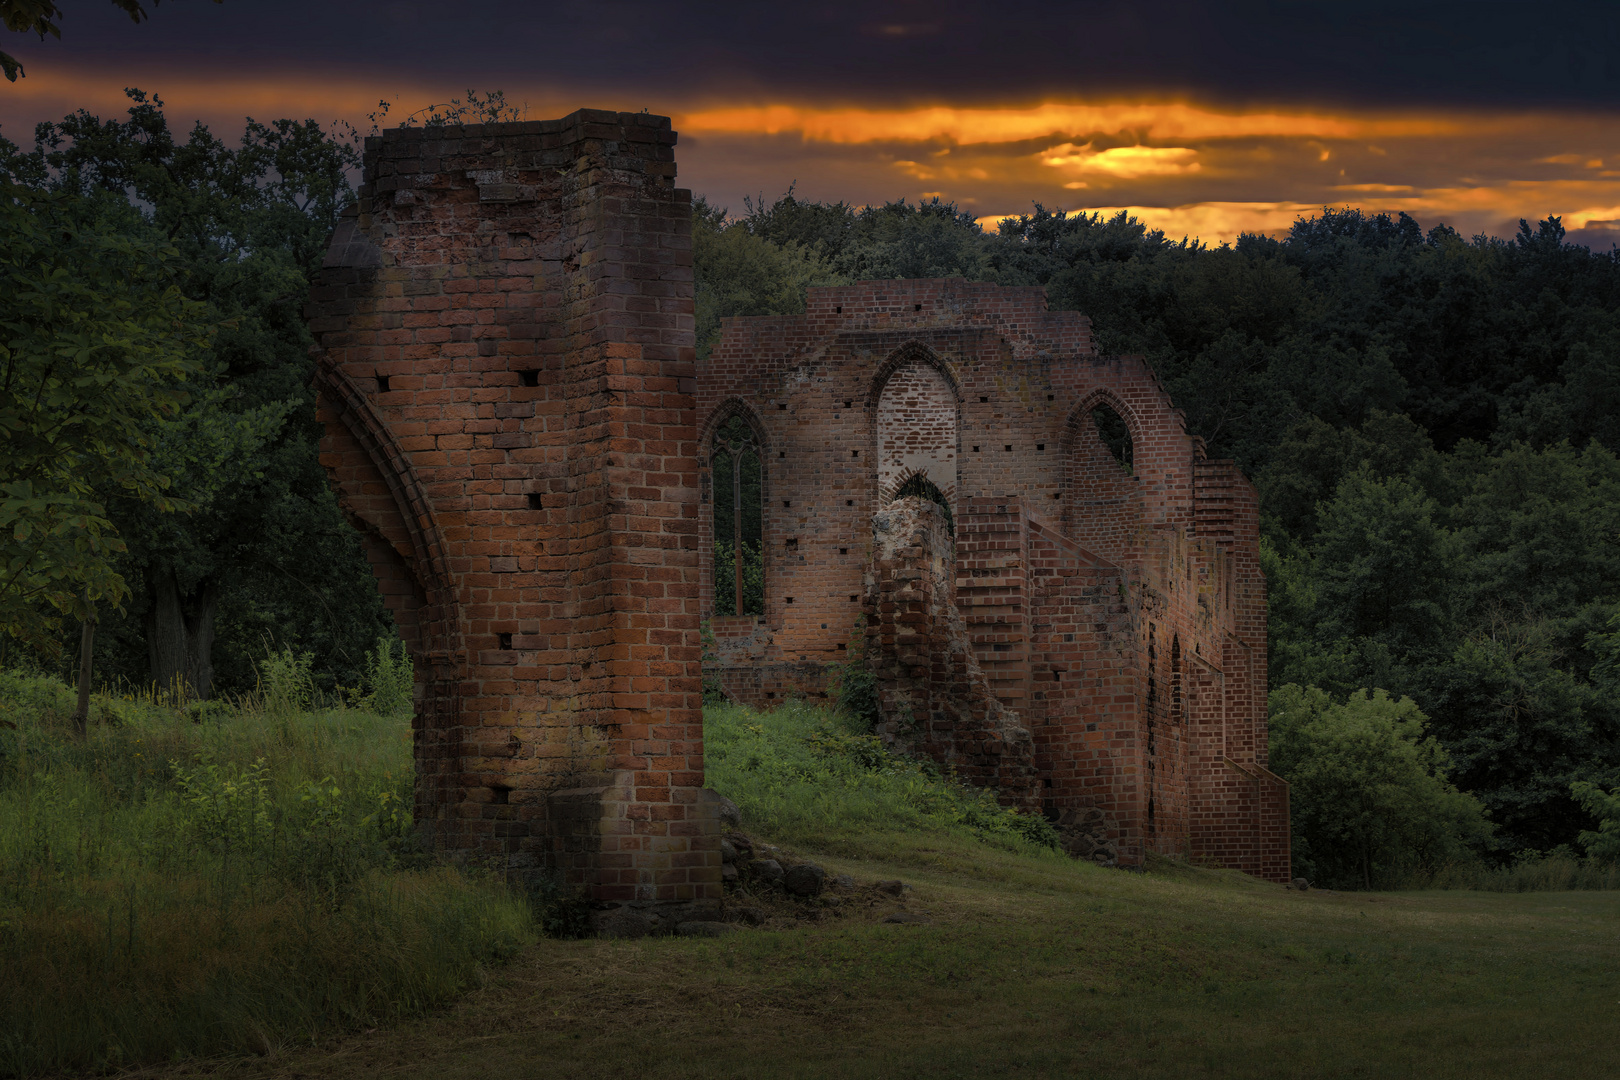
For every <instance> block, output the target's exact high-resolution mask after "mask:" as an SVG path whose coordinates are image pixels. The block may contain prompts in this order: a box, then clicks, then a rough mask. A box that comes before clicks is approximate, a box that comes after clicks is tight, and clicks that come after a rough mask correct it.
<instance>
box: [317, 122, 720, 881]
mask: <svg viewBox="0 0 1620 1080" xmlns="http://www.w3.org/2000/svg"><path fill="white" fill-rule="evenodd" d="M674 142H675V135H674V132H673V131H671V130H670V127H669V121H668V120H667V118H663V117H656V116H649V115H646V114H631V113H612V112H601V111H595V110H582V111H580V112H578V113H575V114H573V115H571V116H569V117H566V118H563V119H561V120H555V121H543V122H536V123H520V124H499V125H482V126H469V127H446V128H435V129H403V130H394V131H389V132H386V133H384V134H383V136H382V137H380V138H375V139H371V140H368V142H367V148H366V176H365V182H364V184H363V186H362V189H361V193H360V202H359V207H358V214H357V216H355V217H353V218H350V219H347V220H345V221H344V222H343V224H342V225H340V227H339V229H338V231H337V233H336V234H335V235H334V237H333V240H332V244H331V248H330V250H329V253H328V257H327V262H326V266H325V267H324V268H323V271H322V273H321V276H320V279H319V280H318V281H317V283H316V285H315V287H314V289H313V290H312V294H311V299H310V305H309V309H308V312H309V318H310V325H311V329H312V331H313V332H314V333H315V335H316V337H317V340H318V343H319V349H320V352H319V355H318V362H319V363H318V366H319V376H318V379H317V387H318V390H319V392H320V402H319V407H320V416H321V419H322V420H323V422H324V423H325V424H326V426H327V430H328V437H327V440H326V441H325V442H324V443H323V447H322V450H323V462H324V463H325V464H326V465H327V467H328V469H329V470H330V472H331V475H332V477H333V479H334V482H335V484H336V485H337V487H338V491H339V498H340V501H341V502H342V503H343V505H344V507H345V510H346V512H347V513H348V514H349V515H350V516H351V518H353V519H355V520H356V521H357V522H359V523H360V524H361V525H362V526H363V527H364V531H365V533H366V534H367V536H368V538H369V540H368V545H372V546H375V545H381V544H386V545H387V546H388V548H389V550H390V552H392V556H391V557H392V558H394V559H395V560H396V561H397V562H399V563H402V564H403V565H404V566H405V568H406V570H407V571H408V576H409V578H410V580H411V581H412V583H413V585H412V589H413V592H414V604H415V607H416V610H417V613H418V614H417V618H416V622H417V624H418V626H419V631H418V633H417V635H416V642H415V650H414V651H415V656H416V661H417V670H418V718H417V732H416V754H417V770H418V785H417V815H418V819H419V820H420V821H421V822H422V823H423V825H424V827H425V828H426V829H427V830H428V831H429V833H430V834H431V835H432V836H433V838H434V840H435V842H436V843H437V844H439V845H440V846H442V847H445V848H447V849H450V850H452V851H457V852H462V853H465V854H468V855H478V856H485V857H492V858H496V859H499V860H503V861H504V862H505V863H506V865H508V866H509V867H512V868H514V869H519V870H521V869H524V868H539V867H542V866H546V865H553V866H558V867H560V868H561V869H564V870H565V871H567V872H568V874H569V875H570V876H571V877H572V878H573V880H576V881H578V882H580V883H581V884H584V885H586V886H588V887H589V888H590V889H591V891H592V893H593V895H595V896H596V897H597V898H598V899H601V900H619V901H648V902H652V901H690V900H702V899H705V898H710V897H717V896H718V889H719V856H718V840H717V838H716V837H715V836H714V835H713V834H714V832H715V823H714V822H713V821H712V820H711V818H712V813H711V812H710V810H709V809H708V808H707V804H706V803H704V802H703V800H702V799H701V797H700V789H701V786H702V741H701V740H702V729H701V713H700V669H699V657H700V643H699V640H698V610H697V595H696V594H697V585H698V581H697V571H698V565H697V564H698V560H697V548H696V542H697V541H696V517H697V489H696V480H697V476H696V470H695V461H696V438H695V434H696V432H695V416H694V413H693V409H692V398H691V393H692V376H693V367H692V365H693V360H694V356H693V341H692V333H693V318H692V276H691V250H690V248H691V206H690V196H689V193H687V192H684V191H679V190H677V189H676V188H675V187H674V184H673V178H674V175H675V167H674V160H673V149H672V148H673V144H674ZM379 477H380V478H381V481H382V483H381V488H386V489H387V497H386V498H385V497H383V496H382V494H381V488H379V484H378V478H379ZM402 537H403V538H405V542H404V543H401V538H402ZM387 561H388V560H387V559H385V558H373V563H374V565H383V564H384V563H387ZM390 595H391V598H390V606H391V607H393V608H394V610H395V611H396V612H398V613H400V614H401V615H402V616H405V615H406V614H407V609H408V608H410V607H411V604H410V603H407V602H405V601H404V600H402V599H401V598H400V597H399V596H398V595H397V593H396V594H390Z"/></svg>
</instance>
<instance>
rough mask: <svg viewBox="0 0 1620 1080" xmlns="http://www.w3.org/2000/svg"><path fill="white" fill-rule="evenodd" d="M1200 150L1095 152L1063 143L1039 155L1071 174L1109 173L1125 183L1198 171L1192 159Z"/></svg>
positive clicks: (1140, 148) (1045, 162) (1156, 148)
mask: <svg viewBox="0 0 1620 1080" xmlns="http://www.w3.org/2000/svg"><path fill="white" fill-rule="evenodd" d="M1197 156H1198V151H1196V150H1192V149H1189V148H1188V147H1185V146H1116V147H1113V148H1112V149H1109V150H1092V149H1091V144H1090V143H1087V144H1086V145H1085V146H1075V145H1074V144H1073V143H1063V144H1062V145H1061V146H1054V147H1052V148H1051V149H1050V150H1044V151H1042V152H1041V154H1040V158H1041V164H1043V165H1050V166H1052V167H1053V168H1057V169H1062V170H1064V171H1065V172H1069V173H1088V172H1097V173H1106V174H1108V175H1110V176H1117V177H1119V178H1121V179H1123V180H1135V179H1137V178H1138V177H1142V176H1175V175H1177V174H1180V173H1188V172H1197V171H1198V170H1199V169H1201V168H1203V166H1202V165H1200V164H1199V163H1198V162H1197V161H1194V160H1193V159H1194V158H1196V157H1197ZM1063 186H1064V187H1076V186H1077V187H1085V186H1086V185H1085V184H1077V185H1075V184H1065V185H1063Z"/></svg>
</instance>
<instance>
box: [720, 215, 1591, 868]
mask: <svg viewBox="0 0 1620 1080" xmlns="http://www.w3.org/2000/svg"><path fill="white" fill-rule="evenodd" d="M694 249H695V251H696V253H697V279H698V293H697V308H698V327H699V348H700V351H701V350H702V349H706V348H709V347H712V344H713V342H714V340H715V339H716V337H717V336H718V332H719V320H720V319H721V318H723V317H725V316H727V315H755V314H766V313H775V312H783V313H785V312H792V311H794V310H796V309H797V305H800V304H802V291H803V287H804V286H805V285H807V284H824V283H836V282H843V281H852V280H858V279H863V278H874V277H933V276H941V275H953V274H957V275H962V276H964V277H967V278H971V279H974V280H980V281H992V282H998V283H1001V284H1007V285H1042V286H1044V287H1045V288H1046V290H1047V295H1048V297H1049V301H1050V303H1051V304H1052V306H1053V307H1056V308H1071V309H1075V310H1079V311H1083V312H1085V313H1086V314H1087V315H1089V316H1090V317H1091V319H1092V322H1093V325H1094V329H1095V332H1096V336H1097V339H1098V341H1099V344H1100V347H1101V348H1102V349H1103V350H1104V351H1105V352H1111V353H1139V354H1142V355H1145V356H1146V357H1148V359H1149V360H1150V361H1151V362H1152V364H1153V366H1154V368H1155V369H1156V370H1157V371H1158V373H1159V376H1160V378H1161V379H1162V380H1163V381H1164V382H1165V384H1166V386H1167V387H1168V389H1169V390H1170V392H1171V394H1172V395H1173V397H1174V398H1175V400H1176V402H1177V404H1178V405H1180V406H1181V407H1183V408H1184V409H1185V410H1186V413H1187V420H1188V426H1189V429H1190V430H1191V432H1192V433H1193V434H1195V435H1198V436H1201V437H1202V438H1203V439H1204V440H1205V441H1206V443H1207V445H1208V448H1209V453H1210V455H1211V456H1212V457H1231V458H1235V459H1236V460H1237V461H1238V462H1239V463H1240V464H1241V465H1242V467H1243V468H1244V470H1245V471H1246V472H1247V473H1248V475H1249V476H1250V477H1252V478H1253V479H1254V481H1255V483H1256V486H1257V487H1258V488H1259V490H1260V500H1261V513H1262V519H1263V520H1262V529H1263V556H1264V559H1265V569H1266V574H1267V577H1268V579H1269V585H1270V600H1271V623H1270V650H1269V651H1270V661H1271V668H1270V671H1271V685H1272V687H1273V689H1280V688H1282V687H1285V686H1288V685H1290V684H1297V685H1299V686H1307V687H1314V688H1319V689H1320V690H1321V691H1323V692H1325V694H1326V695H1330V696H1332V697H1333V698H1335V699H1336V700H1337V701H1338V702H1339V703H1340V704H1339V705H1337V706H1325V705H1324V706H1322V707H1321V708H1319V709H1318V712H1321V713H1323V716H1324V717H1325V718H1326V719H1319V720H1318V721H1317V722H1318V723H1319V724H1320V723H1327V722H1328V720H1329V719H1331V718H1332V717H1334V716H1336V715H1343V716H1344V717H1345V722H1346V723H1352V722H1353V721H1354V722H1359V723H1367V722H1370V721H1368V720H1367V716H1368V715H1371V714H1374V713H1378V712H1379V707H1378V706H1377V705H1376V702H1375V701H1371V700H1369V701H1366V702H1362V703H1361V704H1359V705H1358V704H1357V703H1356V702H1353V701H1349V700H1348V699H1349V698H1350V696H1351V695H1352V694H1353V692H1355V691H1358V690H1361V689H1381V690H1384V691H1387V692H1388V694H1389V695H1392V698H1391V705H1390V708H1389V710H1386V711H1390V712H1392V713H1399V712H1400V709H1399V708H1398V707H1397V705H1396V704H1395V703H1397V702H1399V701H1400V700H1401V699H1410V703H1415V707H1414V708H1412V709H1410V710H1408V715H1411V714H1416V716H1417V717H1418V718H1419V719H1417V720H1414V721H1409V722H1407V723H1405V726H1404V728H1403V730H1404V731H1405V732H1406V741H1407V742H1408V743H1410V744H1412V745H1414V746H1419V747H1422V746H1428V745H1431V744H1433V745H1435V746H1437V747H1438V753H1439V755H1440V756H1439V757H1434V758H1432V759H1431V760H1430V762H1429V764H1428V765H1427V766H1424V768H1425V770H1426V771H1427V772H1428V774H1429V775H1430V776H1434V775H1436V774H1439V775H1441V776H1445V775H1448V774H1449V778H1450V780H1451V782H1452V783H1454V784H1455V786H1456V787H1457V788H1460V789H1461V790H1462V791H1465V792H1471V793H1472V794H1473V795H1475V796H1476V797H1477V798H1478V800H1479V802H1480V803H1482V804H1483V808H1484V810H1485V811H1486V812H1487V814H1488V817H1489V819H1490V821H1492V822H1494V823H1495V825H1496V829H1495V832H1494V835H1492V836H1491V837H1490V838H1489V839H1488V840H1487V839H1484V838H1483V837H1479V836H1475V837H1474V839H1475V840H1476V841H1477V842H1478V843H1479V844H1480V845H1482V846H1485V847H1488V848H1489V849H1491V850H1494V851H1496V852H1499V853H1504V854H1505V853H1511V852H1517V851H1520V850H1523V849H1534V850H1541V851H1545V850H1549V849H1553V848H1556V847H1557V846H1558V845H1560V844H1567V843H1572V842H1573V841H1574V840H1575V838H1576V836H1577V834H1578V833H1579V832H1580V831H1581V830H1582V829H1585V828H1590V827H1591V819H1590V818H1589V817H1588V815H1587V813H1586V811H1585V810H1584V809H1583V807H1582V806H1581V805H1580V804H1578V803H1577V801H1576V800H1575V798H1574V797H1573V796H1572V785H1574V784H1577V783H1591V784H1598V785H1601V786H1603V787H1613V786H1615V785H1616V784H1617V783H1620V694H1617V691H1620V621H1617V612H1620V458H1617V457H1616V451H1620V256H1617V255H1616V254H1613V253H1601V254H1599V253H1593V252H1591V251H1589V250H1588V249H1586V248H1584V247H1579V246H1575V245H1571V244H1567V243H1565V242H1564V239H1563V229H1562V227H1561V225H1560V223H1559V221H1558V219H1557V218H1548V219H1546V220H1544V221H1541V222H1539V223H1538V224H1537V225H1534V226H1532V225H1530V224H1528V223H1522V224H1521V225H1520V228H1519V232H1518V235H1517V236H1515V237H1513V238H1511V239H1508V240H1502V239H1497V238H1493V237H1483V236H1479V237H1471V238H1469V237H1463V236H1459V235H1458V234H1457V233H1456V232H1455V231H1454V230H1452V229H1450V228H1448V227H1447V226H1445V225H1443V224H1441V225H1435V226H1434V227H1432V228H1430V229H1428V230H1427V231H1425V230H1424V229H1423V228H1422V227H1421V226H1420V224H1419V223H1418V222H1416V221H1414V220H1412V219H1411V218H1410V217H1407V216H1405V215H1401V216H1400V217H1398V218H1391V217H1389V216H1387V215H1382V214H1378V215H1369V214H1365V213H1363V212H1361V211H1359V210H1356V209H1331V208H1328V209H1324V210H1323V211H1322V212H1321V213H1320V214H1319V215H1317V216H1314V217H1311V218H1309V219H1302V220H1300V221H1298V222H1297V223H1296V224H1295V225H1294V227H1293V229H1292V230H1291V231H1290V232H1289V234H1288V235H1287V236H1286V237H1284V238H1282V239H1280V240H1277V239H1272V238H1270V237H1265V236H1243V237H1241V238H1240V239H1239V240H1238V241H1237V243H1236V244H1232V245H1225V244H1223V245H1220V246H1211V245H1207V244H1203V243H1199V242H1198V241H1196V240H1188V239H1182V240H1179V241H1178V240H1172V239H1171V238H1169V237H1166V236H1165V235H1164V234H1163V233H1161V232H1157V231H1154V230H1151V229H1149V228H1147V227H1146V226H1144V225H1143V224H1142V223H1140V222H1138V221H1135V220H1132V219H1131V218H1129V217H1126V216H1124V215H1118V216H1115V217H1112V218H1107V219H1105V218H1103V217H1101V216H1100V215H1096V214H1084V213H1080V214H1065V213H1063V212H1061V211H1050V210H1046V209H1044V208H1042V207H1039V206H1036V207H1034V208H1033V210H1032V212H1030V213H1028V214H1024V215H1021V216H1019V217H1015V218H1008V219H1005V220H1003V221H1002V222H1001V224H1000V228H999V229H998V230H997V231H996V232H995V233H987V232H984V231H983V230H981V229H980V228H979V227H978V226H977V225H976V224H975V223H974V221H973V219H972V217H971V216H969V215H967V214H965V213H962V212H961V211H960V210H959V209H958V208H957V207H955V206H953V205H951V204H949V203H943V202H939V201H937V200H936V201H932V202H927V203H923V204H920V205H919V204H908V203H907V202H905V201H903V200H902V201H899V202H895V203H890V204H888V205H884V206H875V207H865V208H859V209H858V208H855V207H852V206H849V205H845V204H842V203H834V204H827V203H815V202H807V201H804V200H801V199H799V198H797V197H795V195H794V194H793V193H792V192H791V191H790V192H789V193H788V194H787V195H786V196H784V197H782V198H780V199H778V200H777V201H775V202H774V203H769V204H767V203H765V202H764V201H761V202H758V203H754V202H752V201H750V202H749V203H748V205H747V206H746V207H745V212H744V213H743V214H741V215H740V216H736V217H733V216H731V215H730V214H728V213H727V212H725V211H723V210H720V209H718V208H715V207H711V206H708V205H706V204H702V203H700V205H699V207H698V211H697V235H696V241H695V244H694ZM1274 708H1278V706H1276V704H1275V703H1274ZM1334 708H1337V709H1338V710H1340V711H1339V713H1334V711H1333V709H1334ZM1346 710H1348V712H1346ZM1418 710H1421V711H1420V712H1419V711H1418ZM1280 715H1281V717H1282V718H1284V720H1285V723H1284V725H1283V726H1286V717H1287V716H1288V715H1291V714H1290V713H1288V711H1287V710H1286V709H1283V710H1282V711H1281V714H1280ZM1357 715H1360V716H1361V719H1360V720H1356V716H1357ZM1278 726H1279V725H1278V723H1277V722H1276V721H1274V727H1278ZM1278 749H1279V750H1280V751H1281V752H1282V753H1283V755H1284V757H1285V758H1287V757H1288V755H1289V754H1290V753H1292V752H1293V751H1292V750H1291V749H1290V747H1289V746H1288V745H1284V746H1282V747H1279V748H1278ZM1424 752H1425V753H1428V752H1429V751H1428V750H1425V751H1424ZM1369 783H1371V781H1369ZM1296 786H1297V785H1296ZM1442 794H1443V793H1442ZM1297 801H1298V800H1297V799H1296V802H1297ZM1442 801H1443V800H1442ZM1361 812H1365V808H1364V807H1345V808H1341V812H1340V816H1341V817H1346V818H1347V817H1350V816H1354V814H1356V813H1361ZM1447 812H1448V813H1449V812H1450V811H1447ZM1296 816H1297V815H1296ZM1461 831H1462V832H1467V831H1468V830H1467V829H1462V830H1461ZM1296 846H1297V847H1298V846H1299V840H1298V839H1296ZM1364 869H1365V868H1364Z"/></svg>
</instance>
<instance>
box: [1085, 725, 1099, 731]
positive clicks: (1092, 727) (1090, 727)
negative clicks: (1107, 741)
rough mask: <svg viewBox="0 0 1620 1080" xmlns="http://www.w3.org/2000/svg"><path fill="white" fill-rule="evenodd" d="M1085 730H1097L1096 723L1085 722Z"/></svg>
mask: <svg viewBox="0 0 1620 1080" xmlns="http://www.w3.org/2000/svg"><path fill="white" fill-rule="evenodd" d="M1086 730H1087V731H1096V730H1097V725H1096V724H1087V725H1086Z"/></svg>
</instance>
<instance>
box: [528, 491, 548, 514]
mask: <svg viewBox="0 0 1620 1080" xmlns="http://www.w3.org/2000/svg"><path fill="white" fill-rule="evenodd" d="M529 509H530V510H544V509H545V502H544V500H543V498H542V496H541V494H540V493H539V492H538V491H531V492H529Z"/></svg>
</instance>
